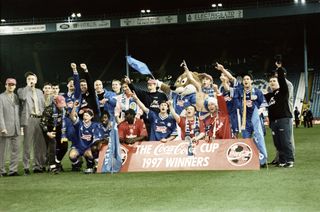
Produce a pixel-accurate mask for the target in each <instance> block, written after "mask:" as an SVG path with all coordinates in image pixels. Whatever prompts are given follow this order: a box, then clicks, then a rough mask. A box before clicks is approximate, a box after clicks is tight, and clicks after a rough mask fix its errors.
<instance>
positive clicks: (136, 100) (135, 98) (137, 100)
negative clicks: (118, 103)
mask: <svg viewBox="0 0 320 212" xmlns="http://www.w3.org/2000/svg"><path fill="white" fill-rule="evenodd" d="M132 98H133V99H134V101H135V102H136V103H137V104H138V106H139V107H140V108H141V109H142V111H143V112H144V113H146V114H148V113H149V109H148V108H147V107H146V106H145V105H144V104H143V103H142V102H141V101H140V99H139V98H138V97H137V95H136V93H135V92H134V91H133V94H132Z"/></svg>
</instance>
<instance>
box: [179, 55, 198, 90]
mask: <svg viewBox="0 0 320 212" xmlns="http://www.w3.org/2000/svg"><path fill="white" fill-rule="evenodd" d="M180 66H181V67H183V69H184V71H185V73H186V74H187V77H188V79H189V80H190V82H191V83H192V84H193V85H194V86H195V87H196V89H197V91H198V92H200V91H201V83H199V82H198V81H196V80H195V79H194V78H193V76H192V73H191V71H189V68H188V66H187V64H186V61H183V62H182V63H181V65H180Z"/></svg>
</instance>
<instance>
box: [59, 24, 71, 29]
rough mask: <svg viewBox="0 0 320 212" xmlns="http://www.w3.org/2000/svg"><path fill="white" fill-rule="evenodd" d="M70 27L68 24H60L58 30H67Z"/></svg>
mask: <svg viewBox="0 0 320 212" xmlns="http://www.w3.org/2000/svg"><path fill="white" fill-rule="evenodd" d="M69 28H70V25H69V24H61V25H60V29H69Z"/></svg>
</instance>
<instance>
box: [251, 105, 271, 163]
mask: <svg viewBox="0 0 320 212" xmlns="http://www.w3.org/2000/svg"><path fill="white" fill-rule="evenodd" d="M251 122H252V126H253V130H254V133H253V139H254V141H255V144H256V146H257V148H258V150H259V159H260V164H261V165H263V164H265V163H267V158H268V154H267V148H266V144H265V141H264V135H263V128H262V124H261V120H260V116H259V112H258V108H257V107H254V110H253V113H252V117H251Z"/></svg>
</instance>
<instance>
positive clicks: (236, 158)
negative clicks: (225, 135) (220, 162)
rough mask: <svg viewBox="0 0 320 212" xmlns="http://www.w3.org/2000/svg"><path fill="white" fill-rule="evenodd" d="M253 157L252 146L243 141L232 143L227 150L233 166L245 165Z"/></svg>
mask: <svg viewBox="0 0 320 212" xmlns="http://www.w3.org/2000/svg"><path fill="white" fill-rule="evenodd" d="M252 157H253V151H252V149H251V147H250V146H249V145H248V144H246V143H243V142H237V143H234V144H232V145H231V146H230V147H229V148H228V150H227V160H228V161H229V163H231V165H233V166H245V165H247V164H248V163H249V162H250V161H251V159H252Z"/></svg>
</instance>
